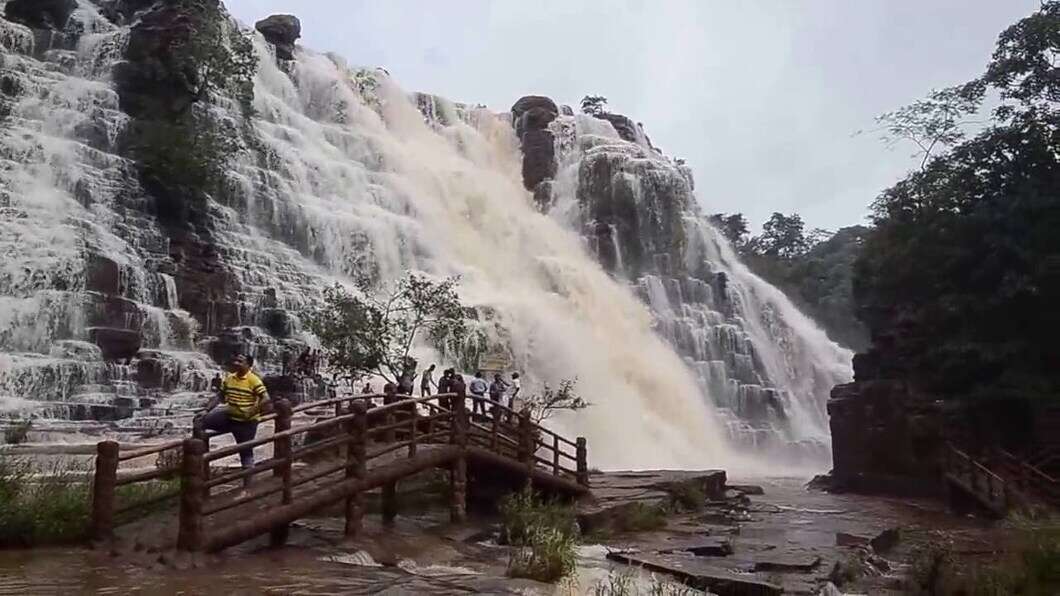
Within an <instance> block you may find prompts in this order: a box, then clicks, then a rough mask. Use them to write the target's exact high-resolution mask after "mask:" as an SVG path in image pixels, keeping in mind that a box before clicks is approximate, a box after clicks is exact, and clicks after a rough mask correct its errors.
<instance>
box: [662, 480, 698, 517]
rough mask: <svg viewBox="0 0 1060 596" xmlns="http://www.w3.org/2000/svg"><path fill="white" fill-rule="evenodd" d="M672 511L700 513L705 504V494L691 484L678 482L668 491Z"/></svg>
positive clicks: (696, 485) (695, 485)
mask: <svg viewBox="0 0 1060 596" xmlns="http://www.w3.org/2000/svg"><path fill="white" fill-rule="evenodd" d="M668 491H669V493H670V506H671V507H672V508H673V510H674V511H678V512H684V511H700V510H701V509H703V507H704V506H705V505H706V503H707V493H705V492H703V488H702V487H700V486H699V485H698V484H695V483H693V482H679V483H677V484H674V485H673V486H672V487H670V488H669V489H668Z"/></svg>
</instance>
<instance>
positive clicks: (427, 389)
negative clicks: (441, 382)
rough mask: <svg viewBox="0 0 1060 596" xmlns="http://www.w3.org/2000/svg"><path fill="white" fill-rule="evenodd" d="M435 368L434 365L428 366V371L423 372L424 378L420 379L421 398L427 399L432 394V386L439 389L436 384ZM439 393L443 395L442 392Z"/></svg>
mask: <svg viewBox="0 0 1060 596" xmlns="http://www.w3.org/2000/svg"><path fill="white" fill-rule="evenodd" d="M434 368H435V365H434V364H432V365H430V366H428V367H427V370H425V371H423V376H421V377H420V397H427V396H428V395H430V394H431V385H432V384H433V385H434V386H435V387H438V385H437V384H436V383H435V382H434ZM439 393H441V391H440V390H439Z"/></svg>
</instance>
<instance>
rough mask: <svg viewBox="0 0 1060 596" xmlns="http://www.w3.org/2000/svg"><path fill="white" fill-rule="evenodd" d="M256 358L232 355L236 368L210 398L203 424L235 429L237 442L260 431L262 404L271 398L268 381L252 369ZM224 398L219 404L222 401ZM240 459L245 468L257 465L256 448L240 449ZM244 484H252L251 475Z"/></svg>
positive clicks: (214, 428)
mask: <svg viewBox="0 0 1060 596" xmlns="http://www.w3.org/2000/svg"><path fill="white" fill-rule="evenodd" d="M253 364H254V359H253V358H251V357H250V356H248V355H246V354H236V356H235V358H233V359H232V369H233V372H232V373H231V374H229V375H228V376H226V377H225V378H224V381H222V382H221V389H220V390H219V391H218V393H217V395H215V396H214V397H212V398H210V401H209V403H208V404H207V405H206V412H207V413H206V415H205V416H204V417H203V428H205V429H206V430H212V431H217V432H219V433H232V436H233V437H235V440H236V444H239V443H246V442H247V441H253V440H254V437H255V436H257V434H258V421H259V420H260V419H261V413H262V408H263V406H264V405H265V402H266V401H267V400H268V399H269V394H268V392H267V391H266V390H265V383H262V382H261V379H260V378H258V375H256V374H254V373H252V372H250V367H251V366H252V365H253ZM222 401H223V402H224V403H223V404H222V405H221V407H217V405H218V403H219V402H222ZM239 463H240V464H241V465H242V466H243V468H250V467H252V466H253V465H254V449H253V448H249V449H243V450H241V451H240V452H239ZM243 484H244V485H249V484H250V478H249V477H248V478H244V479H243Z"/></svg>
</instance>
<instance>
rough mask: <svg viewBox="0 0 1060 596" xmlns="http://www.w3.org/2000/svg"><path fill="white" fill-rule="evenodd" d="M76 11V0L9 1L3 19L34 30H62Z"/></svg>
mask: <svg viewBox="0 0 1060 596" xmlns="http://www.w3.org/2000/svg"><path fill="white" fill-rule="evenodd" d="M76 9H77V2H76V0H11V1H10V2H8V3H7V5H6V6H5V7H4V17H5V18H6V19H7V20H9V21H13V22H16V23H21V24H23V25H26V26H28V27H33V28H35V29H56V30H62V29H63V27H65V26H66V21H68V20H69V19H70V15H71V14H72V13H73V12H74V10H76Z"/></svg>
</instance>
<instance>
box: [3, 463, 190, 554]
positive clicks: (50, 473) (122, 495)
mask: <svg viewBox="0 0 1060 596" xmlns="http://www.w3.org/2000/svg"><path fill="white" fill-rule="evenodd" d="M87 472H88V467H87V466H85V465H81V464H77V463H73V462H69V461H58V462H56V463H54V464H53V465H51V466H49V467H48V468H46V469H44V470H40V469H35V468H34V467H33V465H32V463H31V462H30V461H29V460H27V459H24V458H17V457H0V547H32V546H43V545H49V544H72V543H77V542H82V541H84V540H86V539H87V538H88V535H89V527H90V520H91V507H92V496H91V483H90V482H88V481H87V480H86V478H87V476H86V473H87ZM179 488H180V480H179V479H177V478H168V479H161V480H154V481H150V482H139V483H136V484H127V485H124V486H119V487H117V488H116V489H115V507H116V508H117V509H118V510H122V509H127V510H126V511H123V512H121V513H118V514H117V516H116V522H117V523H119V524H120V523H125V522H128V521H131V520H133V519H136V518H138V517H142V516H144V515H146V514H148V513H151V512H154V511H157V510H159V509H162V508H165V507H167V506H170V505H171V504H172V503H173V502H174V500H173V499H172V498H163V497H173V496H176V495H177V493H178V491H179ZM138 504H140V505H142V506H136V505H138ZM130 506H131V508H130Z"/></svg>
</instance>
